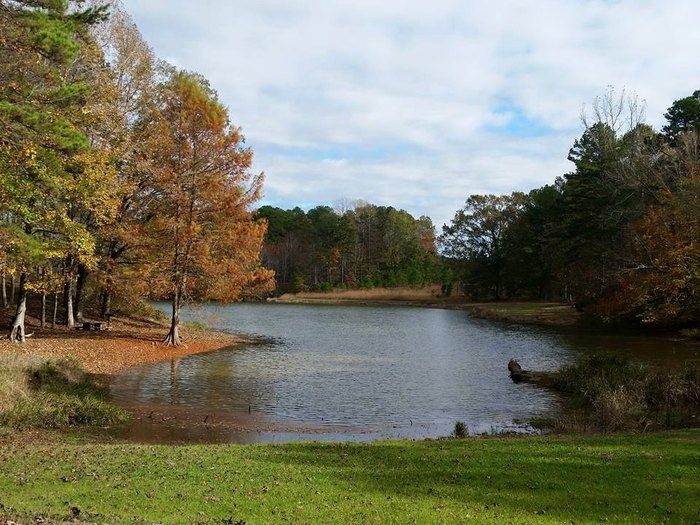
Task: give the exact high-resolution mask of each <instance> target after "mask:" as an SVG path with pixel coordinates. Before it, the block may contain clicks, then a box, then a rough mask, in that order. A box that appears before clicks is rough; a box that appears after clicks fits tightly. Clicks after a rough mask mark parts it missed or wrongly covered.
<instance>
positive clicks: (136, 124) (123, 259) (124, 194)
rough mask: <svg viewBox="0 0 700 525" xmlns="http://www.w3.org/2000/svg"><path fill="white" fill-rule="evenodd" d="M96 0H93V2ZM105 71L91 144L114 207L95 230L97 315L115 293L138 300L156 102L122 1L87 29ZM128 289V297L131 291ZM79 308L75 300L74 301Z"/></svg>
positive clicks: (151, 68) (151, 65) (142, 45)
mask: <svg viewBox="0 0 700 525" xmlns="http://www.w3.org/2000/svg"><path fill="white" fill-rule="evenodd" d="M96 1H97V0H92V2H96ZM91 35H92V37H93V38H94V40H95V41H96V42H97V44H98V45H99V47H100V49H101V51H102V54H103V57H104V62H105V63H106V66H107V67H103V68H101V70H98V73H99V72H102V74H103V75H104V76H106V78H105V79H104V81H103V87H102V89H101V93H102V94H103V97H102V98H101V101H100V104H99V105H98V106H97V107H96V108H95V113H96V114H97V115H99V116H100V119H101V122H100V123H99V125H98V126H93V127H92V128H91V133H90V134H89V137H90V138H91V141H93V143H96V144H99V145H100V147H102V148H103V149H106V150H107V151H108V152H109V156H110V158H111V159H112V161H113V162H114V168H115V170H116V181H115V190H116V192H117V195H118V199H119V202H118V205H117V211H116V214H115V217H114V220H113V221H112V222H111V223H110V224H109V225H108V226H106V227H103V228H101V229H100V230H99V232H98V233H99V235H98V255H99V264H98V267H97V270H98V271H97V274H96V275H97V281H98V285H99V287H100V294H99V306H100V311H101V314H102V316H104V315H105V314H107V313H109V312H110V311H111V309H112V297H113V294H114V293H115V291H116V290H119V291H120V293H121V295H122V297H123V296H124V295H129V294H132V295H137V294H138V282H140V277H139V275H138V273H139V272H138V271H137V269H138V266H139V265H138V264H137V263H138V253H139V250H138V247H139V243H140V239H139V232H140V229H141V227H142V223H143V222H144V221H148V220H149V217H150V215H149V212H148V210H147V203H148V201H149V198H150V195H151V189H150V188H151V169H150V167H151V163H152V162H153V158H152V155H151V152H150V151H149V146H150V144H151V135H152V133H153V132H154V130H155V126H153V125H152V124H153V122H151V120H150V119H151V114H150V111H151V106H152V104H154V103H155V89H156V58H155V55H154V54H153V51H152V50H151V48H150V47H149V46H148V44H147V43H146V42H145V40H144V39H143V36H142V35H141V33H140V31H139V29H138V27H137V26H136V24H135V23H134V21H133V20H132V18H131V17H130V16H129V14H128V13H127V12H126V11H125V10H124V7H123V5H122V4H121V2H118V1H116V2H113V3H112V4H111V7H110V17H109V19H107V20H105V21H103V22H102V23H100V24H98V25H96V26H93V27H92V28H91ZM132 290H133V292H132ZM76 302H77V303H78V301H76Z"/></svg>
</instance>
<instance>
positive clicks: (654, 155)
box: [439, 88, 700, 328]
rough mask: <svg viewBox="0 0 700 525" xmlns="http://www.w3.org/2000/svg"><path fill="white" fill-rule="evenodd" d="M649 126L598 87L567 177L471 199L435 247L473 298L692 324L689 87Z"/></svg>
mask: <svg viewBox="0 0 700 525" xmlns="http://www.w3.org/2000/svg"><path fill="white" fill-rule="evenodd" d="M665 118H666V121H667V123H666V125H665V126H663V128H662V129H661V130H660V131H657V130H654V129H653V128H652V127H651V126H649V125H648V124H646V123H645V122H644V107H643V104H642V103H640V102H639V101H638V99H637V98H636V97H635V96H630V95H628V94H626V93H625V92H624V91H623V92H622V93H620V94H616V93H615V91H614V89H612V88H609V89H608V90H607V91H606V92H605V93H604V94H603V95H602V96H600V97H597V98H596V99H595V100H594V103H593V114H592V115H590V116H589V115H583V122H584V132H583V134H582V136H581V137H580V138H579V139H577V140H576V141H575V142H574V144H573V146H572V148H571V150H570V151H569V155H568V159H569V160H570V161H571V162H573V164H574V167H575V168H574V170H573V171H571V172H569V173H566V174H564V175H562V176H560V177H557V179H556V181H555V182H554V184H550V185H546V186H544V187H541V188H537V189H535V190H532V191H530V192H529V193H513V194H511V195H472V196H471V197H469V199H468V200H467V201H466V203H465V206H464V207H463V208H462V209H460V210H459V211H457V213H456V214H455V217H454V219H453V220H452V221H451V223H450V224H448V225H445V226H444V227H443V231H442V235H440V237H439V243H440V247H441V250H442V253H443V254H444V255H445V256H446V257H448V258H449V259H450V260H451V262H452V264H453V267H454V268H455V269H456V271H457V272H458V274H459V276H460V282H461V286H462V289H463V291H464V293H466V294H467V295H469V296H470V297H472V298H482V299H504V298H518V297H520V298H539V299H549V300H560V299H563V300H566V301H568V302H570V303H571V304H572V305H576V306H577V307H579V308H580V309H583V310H586V311H588V312H590V313H592V314H594V315H596V316H598V317H599V318H600V319H602V320H604V321H608V322H634V323H642V324H645V325H649V326H654V327H657V328H677V327H683V326H692V325H695V324H697V323H698V321H700V302H699V301H698V300H697V297H700V242H699V241H700V237H698V235H699V234H700V197H699V196H700V141H699V140H698V137H699V133H700V91H695V92H694V93H693V94H692V95H690V96H688V97H685V98H682V99H680V100H676V101H675V102H673V104H672V105H671V106H670V108H669V109H668V111H667V113H666V114H665Z"/></svg>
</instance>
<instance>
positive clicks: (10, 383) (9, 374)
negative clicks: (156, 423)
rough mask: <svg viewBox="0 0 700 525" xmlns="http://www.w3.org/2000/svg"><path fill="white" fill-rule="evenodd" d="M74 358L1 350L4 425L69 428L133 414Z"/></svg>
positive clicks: (112, 421) (114, 420)
mask: <svg viewBox="0 0 700 525" xmlns="http://www.w3.org/2000/svg"><path fill="white" fill-rule="evenodd" d="M107 397H108V396H107V390H106V389H105V388H103V387H101V386H99V385H97V384H96V383H95V381H94V380H93V378H92V377H91V376H90V375H88V374H86V373H85V372H83V371H82V370H81V369H80V368H79V366H78V364H77V363H76V362H75V361H73V360H71V359H67V358H64V359H59V360H56V361H53V360H46V359H43V358H39V357H36V356H17V355H14V354H3V355H0V425H3V426H7V427H11V428H15V429H26V428H45V429H49V428H64V427H71V426H76V425H98V426H99V425H112V424H116V423H121V422H124V421H126V419H127V418H128V414H127V413H126V411H124V410H123V409H121V408H119V407H117V406H115V405H112V404H111V403H109V402H108V399H107Z"/></svg>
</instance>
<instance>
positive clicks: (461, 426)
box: [452, 421, 469, 438]
mask: <svg viewBox="0 0 700 525" xmlns="http://www.w3.org/2000/svg"><path fill="white" fill-rule="evenodd" d="M452 435H453V436H454V437H456V438H465V437H467V436H468V435H469V429H468V428H467V424H466V423H465V422H464V421H457V422H456V423H455V429H454V431H453V432H452Z"/></svg>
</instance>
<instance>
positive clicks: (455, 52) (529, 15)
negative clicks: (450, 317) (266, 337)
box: [124, 0, 700, 226]
mask: <svg viewBox="0 0 700 525" xmlns="http://www.w3.org/2000/svg"><path fill="white" fill-rule="evenodd" d="M124 4H125V5H126V8H127V10H128V11H129V12H130V13H131V14H132V15H133V16H134V18H135V20H136V22H137V23H138V25H139V27H140V28H141V31H142V32H143V34H144V36H145V38H146V40H147V41H149V42H150V43H151V45H152V46H153V47H154V49H155V51H156V53H157V54H158V55H159V56H161V57H170V59H171V60H172V61H174V62H175V63H176V64H177V65H179V66H181V67H184V68H187V69H191V70H195V71H199V72H201V73H202V74H204V75H205V76H206V77H207V78H209V79H210V81H211V83H212V85H213V86H214V87H215V88H216V89H217V90H218V91H219V95H220V97H221V99H222V100H223V102H224V103H225V104H227V105H228V106H229V108H230V110H231V116H232V119H233V121H234V122H235V123H236V124H237V125H241V126H242V127H243V130H244V132H245V134H246V136H247V138H248V144H249V145H250V146H252V148H253V149H254V150H256V151H257V152H258V153H257V155H256V168H258V169H260V170H264V171H265V172H266V175H267V179H266V190H265V193H266V199H268V200H269V201H270V202H275V203H277V204H279V205H282V206H294V205H296V204H297V203H303V204H306V205H313V204H331V203H332V202H334V201H336V200H338V199H341V198H351V199H352V198H362V199H365V200H367V201H370V202H376V203H379V204H387V205H388V204H391V205H394V206H396V207H401V208H405V209H407V210H408V211H410V212H411V213H413V214H415V215H421V214H426V215H430V216H431V217H433V219H434V220H435V222H436V223H437V224H438V226H439V225H440V224H441V223H442V222H444V221H447V220H449V219H450V218H451V217H452V216H453V214H454V211H455V210H456V209H457V208H458V207H460V206H461V205H462V204H463V203H464V200H465V199H466V198H467V196H468V195H470V194H472V193H478V192H497V193H507V192H511V191H514V190H527V189H530V188H533V187H536V186H540V185H542V184H546V183H551V182H552V181H553V180H554V178H555V177H556V176H558V175H561V174H562V173H563V172H565V171H567V170H568V169H569V165H568V162H567V161H566V155H567V152H568V148H569V146H570V145H571V143H572V142H573V140H574V139H575V138H577V137H578V136H579V135H580V133H581V127H580V122H579V114H580V111H581V108H582V106H583V104H584V103H586V102H590V101H591V100H592V99H593V97H595V96H596V95H599V94H601V93H602V92H603V90H604V89H605V87H606V86H607V85H614V86H616V88H618V89H622V88H623V87H624V88H627V89H628V91H635V92H636V93H638V94H639V96H640V98H643V99H646V101H647V103H648V110H647V116H648V120H649V121H650V123H652V124H653V125H655V126H657V127H659V126H660V125H661V124H662V123H663V117H662V116H663V113H664V111H665V109H666V108H667V107H668V106H669V105H670V104H671V103H672V102H673V100H675V99H677V98H680V97H683V96H687V95H689V94H690V93H692V91H693V90H695V89H696V88H698V87H700V86H699V85H698V84H699V81H700V79H699V78H698V74H697V70H693V69H692V66H693V65H694V64H695V62H696V56H695V55H696V52H697V49H699V48H700V32H699V31H697V30H696V21H697V19H698V18H699V17H698V15H700V4H697V2H696V1H695V0H674V1H673V2H663V1H660V0H645V1H639V0H618V1H605V0H587V1H574V0H542V1H540V2H530V1H525V0H520V1H517V0H512V1H505V0H493V1H490V2H483V1H477V0H472V1H457V0H454V1H453V0H433V1H432V2H418V1H415V0H401V1H399V0H382V1H381V2H377V1H376V0H355V1H353V2H341V1H333V0H324V1H321V0H304V1H302V0H256V1H255V2H228V1H224V0H208V1H201V2H197V3H196V4H193V3H192V2H184V1H182V0H174V1H168V2H166V1H164V0H149V1H147V2H146V1H138V0H124ZM504 101H505V102H507V103H508V106H509V107H510V108H512V110H513V111H517V113H518V114H522V116H523V117H525V118H527V119H528V121H531V122H534V123H537V124H538V126H539V127H541V128H545V129H549V130H551V132H550V133H548V134H546V135H545V136H541V134H537V136H536V137H534V138H527V137H526V136H525V137H514V136H513V134H512V133H510V134H509V133H507V132H506V131H507V127H508V126H507V121H506V119H507V117H508V115H507V114H504V113H503V112H502V111H499V107H500V106H502V105H503V103H504ZM513 111H511V115H514V113H513ZM492 126H502V127H503V128H504V133H503V134H501V135H495V134H493V133H487V132H486V131H485V129H486V128H488V129H490V130H493V128H492ZM521 131H522V130H521ZM338 145H351V146H352V148H350V149H349V152H350V153H348V154H347V156H345V157H342V158H332V159H327V160H326V161H324V160H323V158H320V157H319V158H318V159H316V158H314V157H313V156H309V155H303V156H299V155H293V154H292V153H293V150H294V148H295V147H298V148H304V149H305V150H309V149H311V150H313V149H314V148H315V149H318V150H319V151H329V150H334V147H336V146H338ZM383 146H391V148H389V149H387V154H386V155H384V156H380V158H373V159H369V160H368V159H366V158H362V157H361V156H360V157H354V156H353V155H352V154H351V152H352V151H361V150H362V149H363V148H364V149H376V148H378V147H379V148H381V147H383ZM335 149H339V150H341V151H346V149H347V148H346V149H343V148H335ZM276 151H277V153H275V152H276ZM279 151H284V152H285V153H284V154H280V153H279Z"/></svg>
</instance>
